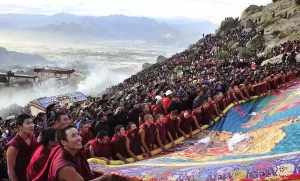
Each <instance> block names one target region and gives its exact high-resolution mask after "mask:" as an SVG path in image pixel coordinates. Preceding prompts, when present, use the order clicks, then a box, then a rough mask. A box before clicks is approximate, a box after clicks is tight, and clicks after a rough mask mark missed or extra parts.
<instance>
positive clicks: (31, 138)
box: [0, 26, 300, 181]
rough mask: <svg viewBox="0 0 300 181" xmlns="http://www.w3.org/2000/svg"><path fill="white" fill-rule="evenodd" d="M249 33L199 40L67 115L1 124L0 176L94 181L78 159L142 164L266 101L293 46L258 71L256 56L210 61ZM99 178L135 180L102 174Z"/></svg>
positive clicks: (287, 69)
mask: <svg viewBox="0 0 300 181" xmlns="http://www.w3.org/2000/svg"><path fill="white" fill-rule="evenodd" d="M257 33H259V32H257V31H256V30H255V29H253V30H251V31H247V32H246V31H244V30H243V29H242V28H241V26H237V27H234V28H232V29H231V30H229V31H228V32H227V33H225V35H222V36H219V35H212V34H210V35H206V36H205V37H204V38H203V39H201V40H200V41H198V42H197V43H196V44H194V45H193V46H191V47H190V48H189V49H188V50H186V51H184V52H182V53H179V54H176V55H174V56H172V57H171V58H169V59H168V60H166V61H164V62H161V63H157V64H154V65H152V66H151V67H150V68H148V69H145V70H143V71H141V72H139V73H138V74H136V75H133V76H131V77H130V78H128V79H126V80H125V81H124V82H122V83H120V84H118V85H116V86H114V87H112V88H110V89H108V90H107V91H106V92H105V94H103V95H102V96H100V97H89V99H88V100H87V101H85V102H84V103H81V104H76V105H75V104H74V105H72V106H71V107H68V108H66V107H59V106H57V105H55V104H53V105H51V106H49V107H48V109H47V112H46V113H40V114H39V115H38V116H36V117H34V118H32V117H30V116H28V114H25V113H24V114H21V115H19V116H17V117H16V118H15V119H13V118H12V119H10V120H1V134H2V138H1V139H2V140H1V149H2V150H1V162H0V163H1V174H2V175H1V177H2V178H5V177H6V178H7V177H9V178H10V180H12V181H16V180H18V181H22V180H35V181H38V180H72V181H73V180H74V179H75V180H76V179H77V180H89V179H92V178H95V177H96V176H99V175H97V174H96V175H95V173H93V172H92V171H91V170H90V169H89V166H88V164H87V162H86V158H89V157H100V158H102V159H103V160H106V161H107V164H109V163H110V162H111V160H122V161H124V162H125V163H127V160H126V158H129V157H131V158H133V159H134V160H136V161H137V160H139V157H138V155H143V157H144V158H149V157H151V156H152V153H151V151H152V150H154V149H156V148H160V149H162V150H166V147H165V146H166V144H170V143H171V144H172V145H173V146H174V145H175V143H174V141H175V140H176V139H177V138H179V137H181V136H183V137H186V138H188V137H190V136H191V135H192V131H194V130H196V129H199V130H201V127H202V125H211V124H213V120H214V118H216V117H223V116H224V115H223V112H222V111H223V110H224V109H225V108H226V107H227V106H228V105H229V104H231V103H238V102H239V101H240V100H248V99H250V98H251V97H252V96H256V95H257V96H261V95H267V94H268V93H270V91H272V90H276V89H277V88H279V87H280V86H282V85H285V84H286V83H287V82H288V81H290V80H292V79H294V78H295V77H296V76H298V75H299V73H300V67H299V66H297V62H296V54H298V53H299V52H300V42H299V41H292V42H291V41H289V42H286V43H284V44H281V45H280V46H279V47H276V48H274V49H273V54H274V56H276V55H278V54H281V53H282V54H284V56H285V57H286V58H283V61H282V62H281V63H278V64H276V65H272V64H268V65H265V66H261V65H260V64H259V63H258V61H257V57H252V58H249V59H241V58H240V57H239V55H238V53H237V52H236V51H232V52H230V53H231V59H230V60H218V59H216V57H215V53H216V51H217V50H218V49H220V48H222V47H223V46H224V45H226V44H227V43H228V42H229V41H238V42H239V44H240V45H243V46H244V45H245V44H246V43H247V42H248V41H249V40H251V39H252V38H253V37H254V36H256V35H257ZM284 56H283V57H284ZM4 150H6V151H5V152H6V154H4V153H5V152H4ZM6 163H7V164H6ZM6 165H7V168H6ZM26 169H27V171H26ZM5 170H8V172H7V173H8V175H5V173H6V172H5ZM100 179H103V180H105V179H106V180H109V179H120V180H122V179H124V180H130V179H131V180H134V179H135V178H125V177H121V176H117V175H104V176H102V177H100Z"/></svg>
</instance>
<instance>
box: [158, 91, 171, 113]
mask: <svg viewBox="0 0 300 181" xmlns="http://www.w3.org/2000/svg"><path fill="white" fill-rule="evenodd" d="M172 95H173V92H172V91H171V90H167V91H166V92H165V97H163V98H162V100H161V103H162V106H163V109H164V111H165V113H168V108H169V107H170V105H171V104H172Z"/></svg>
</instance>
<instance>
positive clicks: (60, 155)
mask: <svg viewBox="0 0 300 181" xmlns="http://www.w3.org/2000/svg"><path fill="white" fill-rule="evenodd" d="M53 149H54V150H55V152H51V153H53V154H52V155H51V157H52V159H51V162H50V166H49V172H48V178H47V181H57V179H58V173H59V170H60V169H62V168H63V167H67V166H71V167H73V168H75V170H76V171H77V172H78V173H79V174H80V175H81V176H82V178H84V180H91V179H93V178H95V177H96V176H95V175H93V173H92V171H91V170H90V167H89V164H88V162H87V161H86V159H85V157H84V156H83V155H81V153H80V152H79V153H78V154H76V155H75V156H72V155H71V154H70V153H69V152H67V151H66V150H64V149H63V148H62V147H61V146H57V147H55V148H53Z"/></svg>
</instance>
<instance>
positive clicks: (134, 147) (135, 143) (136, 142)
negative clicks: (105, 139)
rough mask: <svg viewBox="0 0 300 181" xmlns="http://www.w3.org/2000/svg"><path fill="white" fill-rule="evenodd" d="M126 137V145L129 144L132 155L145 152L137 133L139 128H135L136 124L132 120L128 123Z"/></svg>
mask: <svg viewBox="0 0 300 181" xmlns="http://www.w3.org/2000/svg"><path fill="white" fill-rule="evenodd" d="M127 138H128V141H127V142H126V145H128V146H129V149H130V150H131V151H132V153H133V154H134V155H140V154H144V155H145V154H146V151H145V150H144V148H143V146H142V142H141V137H140V135H139V129H138V128H137V126H136V124H135V123H133V122H129V123H128V128H127ZM145 156H149V155H145Z"/></svg>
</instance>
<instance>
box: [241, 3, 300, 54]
mask: <svg viewBox="0 0 300 181" xmlns="http://www.w3.org/2000/svg"><path fill="white" fill-rule="evenodd" d="M296 2H298V3H299V1H298V0H273V2H272V3H270V4H268V5H266V6H256V5H251V6H249V7H248V8H247V9H246V10H245V11H244V12H243V13H242V16H241V18H240V19H241V22H242V24H243V25H245V26H246V25H249V20H252V21H253V22H255V23H257V25H258V28H260V29H264V39H265V45H266V50H267V49H269V48H270V47H273V46H275V45H278V44H280V43H282V42H285V41H287V40H296V39H300V5H299V4H297V3H296Z"/></svg>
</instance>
